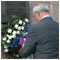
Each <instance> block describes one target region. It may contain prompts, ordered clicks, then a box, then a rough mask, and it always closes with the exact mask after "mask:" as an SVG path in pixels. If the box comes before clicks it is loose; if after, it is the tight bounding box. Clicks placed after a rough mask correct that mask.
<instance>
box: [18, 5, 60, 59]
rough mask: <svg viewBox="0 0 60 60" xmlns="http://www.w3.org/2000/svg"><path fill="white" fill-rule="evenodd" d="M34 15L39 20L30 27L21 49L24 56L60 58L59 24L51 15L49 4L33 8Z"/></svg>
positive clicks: (21, 54) (20, 52)
mask: <svg viewBox="0 0 60 60" xmlns="http://www.w3.org/2000/svg"><path fill="white" fill-rule="evenodd" d="M33 15H34V17H35V19H36V21H37V22H38V23H37V24H34V25H33V26H31V27H30V28H29V31H28V37H27V40H26V42H25V46H24V47H23V48H22V49H21V50H20V51H19V54H20V56H21V57H22V58H26V57H28V56H29V55H30V54H33V58H34V59H58V58H59V25H58V23H57V22H56V21H54V20H53V18H52V17H51V16H50V15H49V9H48V6H47V5H38V6H35V7H34V8H33Z"/></svg>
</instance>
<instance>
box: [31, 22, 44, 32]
mask: <svg viewBox="0 0 60 60" xmlns="http://www.w3.org/2000/svg"><path fill="white" fill-rule="evenodd" d="M43 27H44V24H43V23H40V22H39V23H36V24H33V25H31V27H30V30H33V31H34V30H37V29H41V28H43Z"/></svg>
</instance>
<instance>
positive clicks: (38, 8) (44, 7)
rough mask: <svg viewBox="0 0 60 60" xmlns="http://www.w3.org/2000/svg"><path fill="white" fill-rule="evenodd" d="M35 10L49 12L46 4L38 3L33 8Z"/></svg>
mask: <svg viewBox="0 0 60 60" xmlns="http://www.w3.org/2000/svg"><path fill="white" fill-rule="evenodd" d="M35 12H49V8H48V6H47V5H46V4H41V5H37V6H35V7H34V8H33V13H35Z"/></svg>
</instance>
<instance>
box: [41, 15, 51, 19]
mask: <svg viewBox="0 0 60 60" xmlns="http://www.w3.org/2000/svg"><path fill="white" fill-rule="evenodd" d="M45 17H50V15H45V16H43V17H42V18H41V19H40V20H42V19H43V18H45Z"/></svg>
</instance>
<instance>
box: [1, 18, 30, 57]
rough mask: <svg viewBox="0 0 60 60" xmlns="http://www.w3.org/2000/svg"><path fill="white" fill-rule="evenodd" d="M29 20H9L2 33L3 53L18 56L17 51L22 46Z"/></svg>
mask: <svg viewBox="0 0 60 60" xmlns="http://www.w3.org/2000/svg"><path fill="white" fill-rule="evenodd" d="M29 27H30V25H29V20H28V19H27V18H25V19H24V20H21V19H16V20H14V21H12V22H9V24H8V25H7V28H5V31H4V33H3V35H2V47H3V51H4V53H8V54H10V55H11V56H13V57H16V58H19V53H18V51H19V50H20V48H22V47H23V46H24V43H25V41H26V37H27V34H28V29H29Z"/></svg>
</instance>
